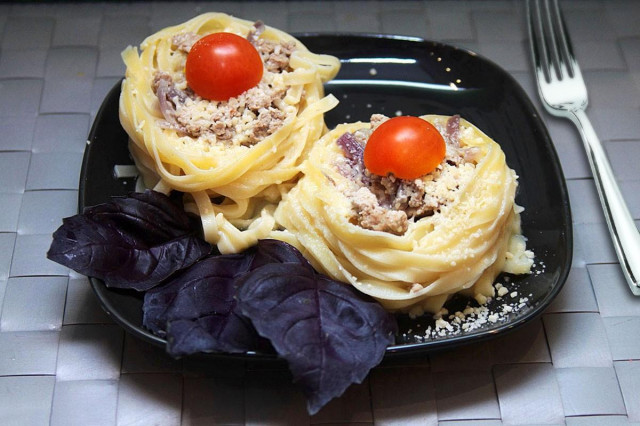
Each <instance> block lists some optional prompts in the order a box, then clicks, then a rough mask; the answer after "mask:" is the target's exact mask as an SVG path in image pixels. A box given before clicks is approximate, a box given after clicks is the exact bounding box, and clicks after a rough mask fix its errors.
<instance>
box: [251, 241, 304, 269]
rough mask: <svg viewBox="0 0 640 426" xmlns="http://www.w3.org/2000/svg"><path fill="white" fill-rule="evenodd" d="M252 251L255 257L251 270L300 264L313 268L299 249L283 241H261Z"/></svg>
mask: <svg viewBox="0 0 640 426" xmlns="http://www.w3.org/2000/svg"><path fill="white" fill-rule="evenodd" d="M252 250H253V252H254V253H255V255H254V258H253V262H252V263H251V266H250V269H251V270H253V269H256V268H259V267H260V266H262V265H266V264H268V263H299V264H301V265H306V266H308V267H309V268H311V264H310V263H309V261H308V260H307V259H305V258H304V256H303V255H302V253H300V251H298V249H297V248H295V247H294V246H292V245H291V244H288V243H285V242H283V241H279V240H270V239H266V240H259V241H258V244H257V245H256V246H255V248H253V249H252Z"/></svg>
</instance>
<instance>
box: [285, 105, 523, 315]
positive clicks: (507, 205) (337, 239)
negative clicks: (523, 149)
mask: <svg viewBox="0 0 640 426" xmlns="http://www.w3.org/2000/svg"><path fill="white" fill-rule="evenodd" d="M422 118H423V119H425V120H427V121H429V122H431V123H432V124H434V125H436V127H437V128H440V129H442V128H445V127H446V120H447V119H448V117H442V116H424V117H422ZM369 127H370V124H369V123H360V122H359V123H352V124H343V125H339V126H338V127H337V128H336V129H334V130H332V131H331V132H329V133H327V134H326V135H325V136H324V137H323V138H322V139H320V141H319V142H318V143H317V144H316V145H315V147H314V148H313V150H312V151H311V153H310V156H309V161H308V162H307V163H305V166H304V169H303V173H304V177H303V178H301V179H300V181H299V182H298V184H297V185H296V186H295V187H294V188H293V189H292V190H291V191H290V192H289V193H288V194H287V195H286V196H285V198H284V200H283V202H281V204H280V205H279V207H278V209H277V211H276V213H275V218H276V220H277V221H278V222H279V223H280V224H281V225H282V226H283V228H284V231H281V232H279V233H278V234H277V238H280V239H281V240H284V241H287V242H289V243H291V244H293V245H294V246H296V247H297V248H299V249H300V250H301V251H302V252H303V253H304V255H305V256H306V257H307V258H308V259H310V260H311V261H312V262H313V264H314V266H315V267H316V268H317V270H319V271H321V272H323V273H325V274H327V275H329V276H330V277H332V278H334V279H337V280H340V281H344V282H348V283H351V284H352V285H354V286H355V287H356V288H357V289H359V290H360V291H362V292H364V293H366V294H369V295H371V296H373V297H375V298H376V299H378V300H379V301H380V302H381V303H382V304H383V305H384V306H385V307H386V308H387V309H389V310H392V311H405V312H410V313H412V314H415V315H419V314H421V313H423V312H425V311H428V312H437V311H438V310H439V309H440V308H441V307H442V305H443V304H444V302H445V301H446V300H447V299H448V298H449V297H450V296H451V295H452V294H454V293H463V294H466V295H469V296H471V297H476V299H478V300H479V301H480V302H484V301H486V299H484V298H486V297H490V296H493V295H494V288H493V286H492V284H493V282H494V280H495V278H496V276H497V275H498V274H499V273H501V272H503V271H506V272H511V273H515V274H521V273H527V272H529V271H530V268H531V265H532V259H531V258H532V253H531V252H529V251H526V249H525V240H524V238H523V237H522V235H521V234H520V215H519V212H520V210H521V208H520V207H518V206H517V205H516V204H515V203H514V197H515V192H516V187H517V176H516V175H515V172H514V171H513V170H512V169H510V168H509V167H508V166H507V164H506V162H505V156H504V153H503V151H502V150H501V148H500V146H499V145H498V144H497V143H496V142H494V141H493V140H492V139H490V138H489V137H488V136H486V135H485V134H484V133H482V132H481V131H480V130H479V129H477V128H476V127H474V126H473V125H472V124H470V123H468V122H466V121H465V120H460V143H461V145H462V147H463V148H465V149H466V148H472V149H473V150H474V152H476V153H478V154H476V155H477V156H478V159H477V161H475V162H474V163H469V164H468V165H467V166H466V167H467V169H468V171H467V172H465V173H466V174H464V175H461V177H460V179H458V180H457V183H458V185H459V187H458V188H457V189H456V190H453V191H450V193H451V194H453V196H454V199H453V201H452V202H449V203H447V204H446V205H442V206H441V207H440V208H439V209H438V210H437V211H436V212H435V213H434V214H433V215H431V216H427V217H422V218H419V219H416V220H413V221H409V225H408V229H407V230H406V232H404V233H403V234H401V235H395V234H393V233H390V232H381V231H377V230H370V229H364V228H363V227H361V226H359V225H358V224H357V223H354V214H353V200H351V199H349V197H348V196H346V195H345V188H348V187H349V185H351V182H349V178H347V177H345V174H344V173H341V171H340V167H338V165H339V164H340V163H341V161H342V160H343V159H344V157H345V153H344V152H343V150H342V149H341V147H340V146H338V144H337V143H336V141H337V139H338V138H339V137H340V136H341V135H343V134H345V133H347V132H351V133H353V132H357V131H358V130H360V129H368V128H369Z"/></svg>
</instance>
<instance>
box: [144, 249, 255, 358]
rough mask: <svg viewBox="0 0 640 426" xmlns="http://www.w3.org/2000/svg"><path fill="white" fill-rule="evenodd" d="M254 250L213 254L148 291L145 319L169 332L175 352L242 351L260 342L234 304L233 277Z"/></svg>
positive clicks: (151, 326)
mask: <svg viewBox="0 0 640 426" xmlns="http://www.w3.org/2000/svg"><path fill="white" fill-rule="evenodd" d="M252 259H253V255H245V254H235V255H222V256H212V257H208V258H206V259H203V260H201V261H199V262H197V263H196V264H194V265H193V266H191V267H190V268H189V269H187V270H185V271H183V272H181V273H179V274H176V275H174V276H173V277H172V278H171V279H169V280H168V281H167V282H166V283H165V284H164V285H162V286H159V287H156V288H154V289H152V290H150V291H148V292H147V293H146V294H145V297H144V304H143V307H142V310H143V325H144V326H145V327H147V328H148V329H149V330H151V331H152V332H153V333H155V334H157V335H159V336H161V337H165V336H166V337H167V342H168V345H167V352H169V354H171V355H173V356H176V357H177V356H182V355H189V354H193V353H197V352H227V353H238V352H246V351H248V350H255V349H257V348H258V347H259V346H260V345H261V339H260V338H259V336H258V335H257V334H256V332H255V330H254V328H253V326H252V325H251V322H250V321H249V320H248V319H247V318H245V317H244V316H243V315H242V314H241V313H240V312H239V311H238V310H237V308H236V299H235V293H236V287H235V280H236V277H237V276H238V275H240V274H243V273H244V272H246V271H247V270H248V269H249V265H250V263H251V261H252Z"/></svg>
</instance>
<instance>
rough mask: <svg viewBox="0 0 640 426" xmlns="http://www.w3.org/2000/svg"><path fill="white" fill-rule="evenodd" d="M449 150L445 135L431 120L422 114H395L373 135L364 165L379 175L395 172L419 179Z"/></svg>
mask: <svg viewBox="0 0 640 426" xmlns="http://www.w3.org/2000/svg"><path fill="white" fill-rule="evenodd" d="M445 153H446V145H445V142H444V138H443V137H442V135H441V134H440V132H438V130H437V129H436V128H435V127H434V126H433V125H432V124H431V123H429V122H427V121H425V120H423V119H421V118H418V117H409V116H402V117H394V118H391V119H389V120H387V121H385V122H384V123H382V124H381V125H380V126H378V128H377V129H376V130H374V131H373V133H371V136H369V141H368V142H367V145H366V146H365V148H364V165H365V167H366V168H367V169H368V170H369V171H370V172H371V173H373V174H376V175H379V176H386V175H387V174H389V173H393V174H394V175H395V176H396V177H398V178H400V179H417V178H419V177H420V176H424V175H426V174H427V173H430V172H432V171H433V170H434V169H435V168H436V167H438V164H440V163H441V162H442V160H443V159H444V156H445Z"/></svg>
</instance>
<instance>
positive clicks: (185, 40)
mask: <svg viewBox="0 0 640 426" xmlns="http://www.w3.org/2000/svg"><path fill="white" fill-rule="evenodd" d="M201 37H202V36H201V35H199V34H196V33H192V32H187V33H178V34H176V35H174V36H173V37H171V46H172V47H173V48H174V49H176V50H180V51H182V52H185V53H189V51H190V50H191V48H192V47H193V45H194V44H195V43H196V41H198V40H200V38H201Z"/></svg>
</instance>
